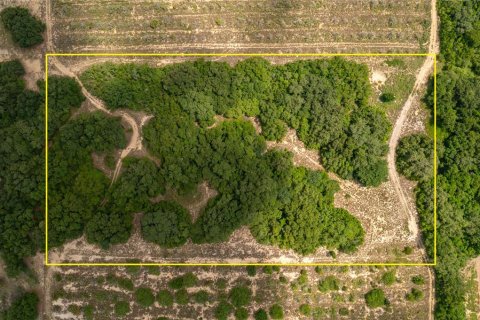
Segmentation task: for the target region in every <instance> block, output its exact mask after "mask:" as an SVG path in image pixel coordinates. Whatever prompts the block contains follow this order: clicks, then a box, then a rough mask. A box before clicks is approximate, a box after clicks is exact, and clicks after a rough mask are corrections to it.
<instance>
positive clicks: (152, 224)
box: [142, 201, 192, 248]
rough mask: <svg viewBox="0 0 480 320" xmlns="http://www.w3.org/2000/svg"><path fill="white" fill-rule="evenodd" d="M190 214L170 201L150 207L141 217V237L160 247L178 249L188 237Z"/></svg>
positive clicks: (190, 222) (190, 223) (190, 224)
mask: <svg viewBox="0 0 480 320" xmlns="http://www.w3.org/2000/svg"><path fill="white" fill-rule="evenodd" d="M191 220H192V218H191V216H190V212H188V211H187V210H186V209H185V208H183V207H182V206H180V205H179V204H177V203H176V202H171V201H161V202H159V203H158V204H155V205H152V206H151V207H150V209H148V210H147V212H146V213H145V214H144V216H143V217H142V236H143V238H144V239H145V240H147V241H151V242H154V243H156V244H159V245H160V246H162V247H166V248H173V247H178V246H181V245H183V244H185V242H186V241H187V239H188V238H189V237H190V229H191V226H192V221H191Z"/></svg>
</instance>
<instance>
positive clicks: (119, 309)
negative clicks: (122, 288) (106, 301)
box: [115, 301, 130, 317]
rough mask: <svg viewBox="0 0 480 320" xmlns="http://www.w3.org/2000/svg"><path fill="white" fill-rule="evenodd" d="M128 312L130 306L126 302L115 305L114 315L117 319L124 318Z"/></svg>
mask: <svg viewBox="0 0 480 320" xmlns="http://www.w3.org/2000/svg"><path fill="white" fill-rule="evenodd" d="M129 312H130V304H129V303H128V302H126V301H118V302H117V303H115V315H116V316H118V317H123V316H126V315H127V314H128V313H129Z"/></svg>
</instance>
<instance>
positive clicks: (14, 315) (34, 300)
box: [0, 292, 39, 320]
mask: <svg viewBox="0 0 480 320" xmlns="http://www.w3.org/2000/svg"><path fill="white" fill-rule="evenodd" d="M38 302H39V299H38V296H37V295H36V294H35V293H33V292H27V293H23V294H22V295H21V296H19V297H18V298H16V299H15V301H14V302H13V303H12V305H11V306H10V307H9V308H8V309H7V310H6V311H5V312H4V315H3V318H2V319H5V320H19V319H25V320H34V319H37V317H38V312H37V307H38ZM0 316H1V314H0Z"/></svg>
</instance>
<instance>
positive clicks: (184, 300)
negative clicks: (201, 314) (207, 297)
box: [175, 289, 190, 305]
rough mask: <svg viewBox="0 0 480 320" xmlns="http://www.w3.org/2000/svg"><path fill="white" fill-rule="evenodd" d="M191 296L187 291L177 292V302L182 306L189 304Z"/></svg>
mask: <svg viewBox="0 0 480 320" xmlns="http://www.w3.org/2000/svg"><path fill="white" fill-rule="evenodd" d="M189 301H190V296H189V295H188V292H187V290H186V289H180V290H178V291H176V292H175V302H176V303H178V304H181V305H185V304H188V302H189Z"/></svg>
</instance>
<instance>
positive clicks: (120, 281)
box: [117, 278, 133, 291]
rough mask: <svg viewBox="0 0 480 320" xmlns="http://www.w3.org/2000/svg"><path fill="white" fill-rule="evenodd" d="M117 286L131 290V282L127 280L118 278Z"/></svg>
mask: <svg viewBox="0 0 480 320" xmlns="http://www.w3.org/2000/svg"><path fill="white" fill-rule="evenodd" d="M117 283H118V286H119V287H120V288H123V289H126V290H128V291H132V290H133V281H132V280H130V279H128V278H118V282H117Z"/></svg>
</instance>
